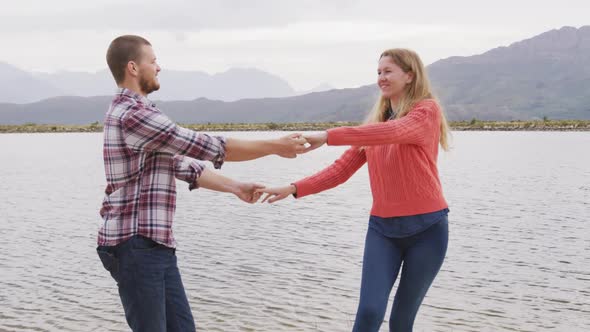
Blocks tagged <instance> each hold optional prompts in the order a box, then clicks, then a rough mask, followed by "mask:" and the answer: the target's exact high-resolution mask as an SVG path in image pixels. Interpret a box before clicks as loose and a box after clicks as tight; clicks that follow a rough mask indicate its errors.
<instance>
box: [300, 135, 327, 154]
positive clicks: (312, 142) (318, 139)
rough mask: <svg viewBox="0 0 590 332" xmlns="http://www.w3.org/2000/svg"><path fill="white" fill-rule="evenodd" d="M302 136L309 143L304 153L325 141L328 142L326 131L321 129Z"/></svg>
mask: <svg viewBox="0 0 590 332" xmlns="http://www.w3.org/2000/svg"><path fill="white" fill-rule="evenodd" d="M303 138H305V139H306V140H307V143H309V146H308V147H307V148H305V151H304V153H306V152H309V151H312V150H315V149H317V148H319V147H320V146H322V145H324V144H326V142H328V132H327V131H322V132H321V133H317V134H309V135H303Z"/></svg>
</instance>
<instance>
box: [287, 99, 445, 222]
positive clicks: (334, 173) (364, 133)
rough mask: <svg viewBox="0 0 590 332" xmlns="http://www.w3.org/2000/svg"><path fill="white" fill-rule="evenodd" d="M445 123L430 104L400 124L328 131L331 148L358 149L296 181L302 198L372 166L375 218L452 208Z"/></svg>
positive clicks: (421, 105) (421, 104)
mask: <svg viewBox="0 0 590 332" xmlns="http://www.w3.org/2000/svg"><path fill="white" fill-rule="evenodd" d="M440 123H441V111H440V108H439V106H438V104H437V103H436V102H435V101H434V100H431V99H427V100H423V101H421V102H419V103H417V104H416V105H415V106H414V107H413V108H412V110H411V111H410V112H409V113H408V114H407V115H406V116H404V117H402V118H400V119H396V120H390V121H387V122H380V123H374V124H367V125H362V126H358V127H340V128H335V129H330V130H328V145H351V146H352V147H351V148H350V149H348V150H346V152H344V154H343V155H342V156H341V157H340V158H339V159H338V160H336V161H335V162H334V163H333V164H332V165H330V166H328V167H327V168H325V169H324V170H322V171H320V172H318V173H316V174H314V175H312V176H309V177H306V178H305V179H302V180H300V181H297V182H295V183H294V184H295V186H296V187H297V198H301V197H304V196H307V195H311V194H316V193H319V192H321V191H324V190H327V189H330V188H334V187H336V186H338V185H339V184H342V183H344V182H346V180H348V179H349V178H350V177H351V176H352V175H353V174H354V173H355V172H356V171H357V170H358V169H359V168H360V167H361V166H363V164H364V163H365V162H367V163H368V165H369V178H370V181H371V191H372V193H373V208H372V209H371V214H372V215H375V216H379V217H398V216H411V215H416V214H422V213H428V212H434V211H438V210H442V209H444V208H447V202H446V201H445V198H444V196H443V192H442V187H441V184H440V180H439V178H438V170H437V166H436V160H437V156H438V144H439V138H440ZM361 147H364V148H361Z"/></svg>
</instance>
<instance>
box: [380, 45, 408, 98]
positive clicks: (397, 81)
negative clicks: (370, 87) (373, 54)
mask: <svg viewBox="0 0 590 332" xmlns="http://www.w3.org/2000/svg"><path fill="white" fill-rule="evenodd" d="M377 74H378V78H377V85H379V89H380V90H381V95H382V96H383V97H384V98H389V99H391V100H393V101H397V100H399V98H400V97H401V96H402V95H403V94H404V91H405V90H404V88H405V86H406V84H409V83H411V82H412V75H411V73H404V71H403V70H402V69H401V68H400V67H399V66H398V65H396V64H395V62H393V59H392V58H391V57H390V56H384V57H381V59H379V66H378V68H377Z"/></svg>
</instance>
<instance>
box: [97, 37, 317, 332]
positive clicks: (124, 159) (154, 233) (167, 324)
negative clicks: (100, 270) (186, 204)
mask: <svg viewBox="0 0 590 332" xmlns="http://www.w3.org/2000/svg"><path fill="white" fill-rule="evenodd" d="M107 63H108V65H109V68H110V70H111V73H112V74H113V77H114V79H115V81H116V83H117V85H118V87H119V90H118V92H117V94H116V95H115V97H114V99H113V101H112V103H111V106H110V108H109V110H108V112H107V114H106V117H105V121H104V151H103V153H104V165H105V173H106V180H107V187H106V190H105V194H106V195H105V198H104V200H103V204H102V209H101V210H100V214H101V216H102V218H103V224H102V226H101V228H100V230H99V232H98V247H97V251H98V255H99V257H100V259H101V261H102V263H103V266H104V267H105V269H107V270H108V271H109V272H110V274H111V276H112V277H113V279H115V281H116V282H117V285H118V288H119V295H120V298H121V302H122V304H123V308H124V310H125V317H126V319H127V323H128V324H129V326H130V327H131V329H132V330H133V331H194V330H195V325H194V319H193V316H192V314H191V310H190V307H189V304H188V300H187V297H186V294H185V291H184V286H183V284H182V280H181V278H180V273H179V270H178V267H177V262H176V255H175V247H176V243H175V240H174V237H173V234H172V223H173V217H174V210H175V208H176V187H175V179H180V180H183V181H185V182H188V183H189V189H191V190H192V189H195V188H198V187H202V188H207V189H210V190H215V191H221V192H229V193H233V194H235V195H236V196H237V197H238V198H240V199H241V200H243V201H245V202H248V203H254V202H256V201H257V200H258V198H259V197H260V194H258V193H255V190H256V189H259V188H261V186H259V185H256V184H252V183H242V182H238V181H234V180H232V179H229V178H226V177H223V176H222V175H219V174H217V173H215V172H213V171H211V170H209V169H208V168H205V165H204V164H203V163H202V162H200V161H199V160H208V161H212V162H213V165H214V166H215V168H220V167H221V165H222V164H223V162H224V161H245V160H252V159H256V158H260V157H263V156H266V155H270V154H277V155H280V156H282V157H287V158H295V157H296V154H297V153H301V152H303V151H304V150H305V147H304V144H305V142H306V141H305V139H304V138H301V137H300V135H297V134H293V135H289V136H285V137H282V138H280V139H273V140H260V141H246V140H239V139H233V138H223V137H214V136H209V135H206V134H202V133H197V132H195V131H192V130H189V129H186V128H182V127H179V126H177V125H176V124H175V123H174V122H172V121H171V120H170V119H168V118H167V117H166V116H165V115H164V114H163V113H162V112H160V110H158V109H157V108H156V106H155V104H153V103H152V102H151V101H150V100H149V99H147V95H148V94H149V93H151V92H153V91H156V90H158V89H159V87H160V84H159V83H158V78H157V75H158V73H159V72H160V67H159V66H158V64H157V62H156V56H155V54H154V51H153V49H152V47H151V44H150V43H149V42H148V41H147V40H145V39H144V38H142V37H139V36H131V35H126V36H121V37H118V38H116V39H114V40H113V41H112V42H111V44H110V46H109V49H108V51H107Z"/></svg>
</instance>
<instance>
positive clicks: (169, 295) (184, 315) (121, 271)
mask: <svg viewBox="0 0 590 332" xmlns="http://www.w3.org/2000/svg"><path fill="white" fill-rule="evenodd" d="M97 251H98V254H99V257H100V258H101V261H102V262H103V265H104V266H105V268H107V270H109V272H110V273H111V276H112V277H113V279H115V281H117V285H118V287H119V296H120V297H121V302H122V304H123V308H124V309H125V317H126V318H127V323H128V324H129V327H131V329H132V330H133V331H134V332H144V331H148V332H149V331H157V332H163V331H177V330H176V329H174V328H175V327H176V326H177V327H178V328H179V329H181V330H182V331H191V330H192V331H194V329H195V328H194V321H193V319H192V314H191V313H190V307H189V306H188V301H187V299H186V295H185V293H184V287H183V285H182V281H181V280H180V274H179V273H178V267H177V265H176V255H175V252H174V249H171V248H167V247H165V246H162V245H159V244H157V243H156V242H154V241H152V240H150V239H147V238H145V237H142V236H134V237H132V238H131V239H129V240H128V241H126V242H124V243H121V244H120V245H118V246H115V247H98V248H97ZM168 279H169V280H168ZM170 317H176V319H174V320H173V321H172V322H170V323H171V324H172V326H167V325H169V324H170V323H167V319H168V318H170ZM167 327H168V328H169V329H168V330H167ZM179 331H180V330H179Z"/></svg>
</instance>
